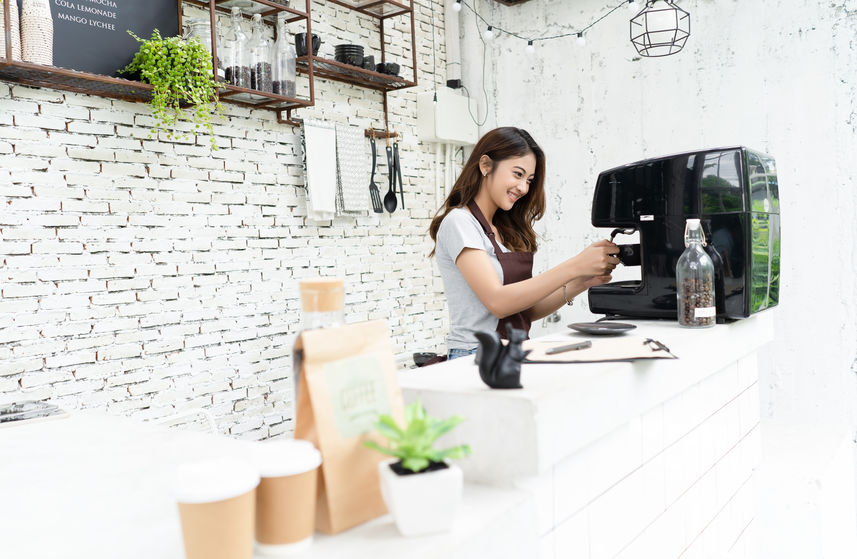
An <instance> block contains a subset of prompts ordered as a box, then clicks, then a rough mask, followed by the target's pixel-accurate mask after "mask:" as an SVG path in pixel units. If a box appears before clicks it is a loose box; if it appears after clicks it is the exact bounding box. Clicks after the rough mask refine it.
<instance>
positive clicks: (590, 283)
mask: <svg viewBox="0 0 857 559" xmlns="http://www.w3.org/2000/svg"><path fill="white" fill-rule="evenodd" d="M612 279H613V276H611V275H610V274H607V275H604V276H595V277H594V278H589V279H588V280H585V281H584V282H583V284H582V285H583V290H584V291H586V290H587V289H589V288H590V287H594V286H596V285H604V284H605V283H610V280H612Z"/></svg>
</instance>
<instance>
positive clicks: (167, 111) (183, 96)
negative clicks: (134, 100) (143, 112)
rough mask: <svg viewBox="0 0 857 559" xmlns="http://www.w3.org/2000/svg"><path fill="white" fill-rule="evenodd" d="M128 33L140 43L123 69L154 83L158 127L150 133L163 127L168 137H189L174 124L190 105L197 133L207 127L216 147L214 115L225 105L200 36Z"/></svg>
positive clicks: (212, 143) (153, 106)
mask: <svg viewBox="0 0 857 559" xmlns="http://www.w3.org/2000/svg"><path fill="white" fill-rule="evenodd" d="M128 33H129V34H130V35H131V36H132V37H134V38H135V39H137V41H139V42H140V48H139V50H138V51H137V53H136V54H135V55H134V59H133V60H131V63H130V64H128V65H127V66H126V67H125V68H124V69H122V70H120V72H122V73H123V74H125V75H128V76H132V77H135V78H137V79H139V80H140V81H143V82H146V83H149V84H152V85H153V86H154V89H153V90H152V101H151V105H152V114H153V116H154V117H155V120H156V127H155V129H153V130H152V132H151V134H154V133H155V132H156V131H157V130H163V131H164V132H165V133H166V136H167V138H171V139H172V138H175V137H180V138H185V137H187V136H186V135H185V134H182V133H180V132H177V131H176V130H175V125H176V123H177V122H178V120H179V119H180V118H181V117H182V116H184V115H185V110H184V109H183V108H182V107H183V106H186V105H191V107H190V108H189V111H190V120H191V122H192V123H193V129H194V133H197V132H199V131H200V128H203V129H205V130H206V131H207V132H208V133H209V135H210V137H211V148H212V149H217V145H216V141H215V138H214V128H213V127H212V125H211V118H212V114H213V112H216V113H218V114H219V113H220V112H221V110H222V107H221V105H220V101H219V100H218V98H217V83H216V82H215V81H214V73H213V70H212V66H211V54H210V53H209V52H208V50H207V49H206V48H205V46H204V45H203V44H202V43H201V42H200V41H199V39H197V38H191V39H187V40H185V39H182V38H181V37H167V38H162V37H161V33H160V32H159V31H158V30H157V29H155V30H154V31H153V32H152V38H151V39H148V40H147V39H141V38H140V37H138V36H136V35H135V34H134V33H131V32H130V31H128Z"/></svg>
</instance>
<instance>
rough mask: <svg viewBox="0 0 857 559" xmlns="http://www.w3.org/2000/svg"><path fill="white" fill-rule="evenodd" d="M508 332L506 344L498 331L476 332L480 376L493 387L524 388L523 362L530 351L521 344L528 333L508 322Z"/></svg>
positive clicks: (477, 362)
mask: <svg viewBox="0 0 857 559" xmlns="http://www.w3.org/2000/svg"><path fill="white" fill-rule="evenodd" d="M506 333H507V335H508V338H509V343H508V344H505V345H504V344H503V342H502V341H500V334H498V333H497V332H486V331H483V332H476V339H477V340H479V350H478V351H477V352H476V364H477V365H478V366H479V376H480V377H481V378H482V382H484V383H485V384H487V385H488V386H490V387H491V388H523V386H521V362H522V361H523V360H524V358H525V357H526V356H527V354H528V353H529V351H524V349H523V348H522V347H521V344H522V343H523V341H524V340H526V339H527V333H526V332H524V331H523V330H518V329H517V328H513V327H512V326H511V325H508V324H507V325H506Z"/></svg>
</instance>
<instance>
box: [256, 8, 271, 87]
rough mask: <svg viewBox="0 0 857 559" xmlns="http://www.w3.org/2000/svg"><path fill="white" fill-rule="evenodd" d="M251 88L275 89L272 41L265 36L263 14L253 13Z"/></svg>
mask: <svg viewBox="0 0 857 559" xmlns="http://www.w3.org/2000/svg"><path fill="white" fill-rule="evenodd" d="M250 89H255V90H256V91H267V92H271V91H273V87H272V86H271V41H269V40H268V38H267V37H265V28H264V25H263V24H262V14H253V35H252V38H251V39H250Z"/></svg>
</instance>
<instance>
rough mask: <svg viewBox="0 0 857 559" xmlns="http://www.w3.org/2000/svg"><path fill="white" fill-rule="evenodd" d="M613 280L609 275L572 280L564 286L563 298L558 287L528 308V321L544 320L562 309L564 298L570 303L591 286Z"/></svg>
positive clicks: (564, 302)
mask: <svg viewBox="0 0 857 559" xmlns="http://www.w3.org/2000/svg"><path fill="white" fill-rule="evenodd" d="M611 279H613V276H611V275H610V274H606V275H603V276H595V277H594V278H590V279H588V280H580V279H574V280H571V281H570V282H568V283H567V284H566V288H565V296H563V293H562V288H561V287H560V288H559V289H557V290H556V291H554V292H553V293H551V294H550V295H548V296H547V297H545V298H544V299H542V300H541V301H539V302H538V303H536V304H535V305H533V306H532V307H531V308H530V320H532V321H536V320H539V319H540V318H544V317H546V316H548V315H549V314H551V313H552V312H554V311H556V310H557V309H560V308H562V306H563V305H565V304H566V303H567V301H566V297H568V300H569V301H571V300H572V299H573V298H575V297H577V296H578V295H580V294H581V293H583V292H584V291H586V290H587V289H589V288H590V287H592V286H593V285H601V284H604V283H607V282H609V281H610V280H611Z"/></svg>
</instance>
